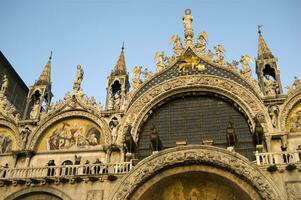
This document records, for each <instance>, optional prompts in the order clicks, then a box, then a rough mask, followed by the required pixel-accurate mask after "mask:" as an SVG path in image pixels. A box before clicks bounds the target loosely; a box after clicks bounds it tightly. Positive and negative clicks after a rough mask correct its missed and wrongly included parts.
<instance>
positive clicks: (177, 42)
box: [170, 35, 183, 50]
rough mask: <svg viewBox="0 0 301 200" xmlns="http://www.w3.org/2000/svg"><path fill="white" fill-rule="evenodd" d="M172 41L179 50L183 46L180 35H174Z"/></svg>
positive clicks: (174, 47) (175, 48)
mask: <svg viewBox="0 0 301 200" xmlns="http://www.w3.org/2000/svg"><path fill="white" fill-rule="evenodd" d="M170 43H173V49H174V50H179V49H182V48H183V47H182V43H181V38H180V37H179V36H178V35H173V36H172V37H171V39H170Z"/></svg>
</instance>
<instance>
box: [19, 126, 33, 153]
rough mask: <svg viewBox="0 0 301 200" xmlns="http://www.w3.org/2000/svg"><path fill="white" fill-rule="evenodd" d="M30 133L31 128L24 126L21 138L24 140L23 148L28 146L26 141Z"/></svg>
mask: <svg viewBox="0 0 301 200" xmlns="http://www.w3.org/2000/svg"><path fill="white" fill-rule="evenodd" d="M30 133H31V130H30V129H29V128H28V127H25V128H23V129H22V130H21V132H20V138H21V141H22V148H23V149H24V148H25V146H26V142H27V139H28V136H29V135H30Z"/></svg>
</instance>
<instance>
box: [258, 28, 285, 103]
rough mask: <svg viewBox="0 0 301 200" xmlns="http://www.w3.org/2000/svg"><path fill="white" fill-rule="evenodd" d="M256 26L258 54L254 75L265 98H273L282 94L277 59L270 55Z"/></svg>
mask: <svg viewBox="0 0 301 200" xmlns="http://www.w3.org/2000/svg"><path fill="white" fill-rule="evenodd" d="M261 27H262V25H259V26H258V34H259V36H258V54H257V59H256V74H257V76H258V82H259V86H260V88H261V91H262V93H263V94H264V95H265V96H269V97H275V96H278V95H280V94H282V93H283V91H282V85H281V80H280V70H279V68H278V59H277V58H276V57H275V56H274V55H273V54H272V52H271V50H270V49H269V47H268V45H267V44H266V42H265V40H264V38H263V36H262V34H261V30H260V28H261Z"/></svg>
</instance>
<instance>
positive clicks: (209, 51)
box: [205, 50, 212, 60]
mask: <svg viewBox="0 0 301 200" xmlns="http://www.w3.org/2000/svg"><path fill="white" fill-rule="evenodd" d="M205 56H206V57H207V59H208V60H212V51H211V50H208V51H207V53H206V55H205Z"/></svg>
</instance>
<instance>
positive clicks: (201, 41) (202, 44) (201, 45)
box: [196, 32, 208, 53]
mask: <svg viewBox="0 0 301 200" xmlns="http://www.w3.org/2000/svg"><path fill="white" fill-rule="evenodd" d="M207 41H208V35H207V33H206V32H201V33H200V35H199V38H198V43H197V45H196V48H197V49H198V50H199V52H200V53H203V52H204V51H205V49H206V46H207Z"/></svg>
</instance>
